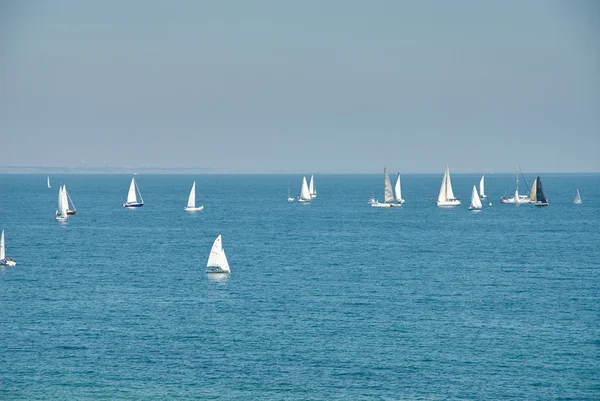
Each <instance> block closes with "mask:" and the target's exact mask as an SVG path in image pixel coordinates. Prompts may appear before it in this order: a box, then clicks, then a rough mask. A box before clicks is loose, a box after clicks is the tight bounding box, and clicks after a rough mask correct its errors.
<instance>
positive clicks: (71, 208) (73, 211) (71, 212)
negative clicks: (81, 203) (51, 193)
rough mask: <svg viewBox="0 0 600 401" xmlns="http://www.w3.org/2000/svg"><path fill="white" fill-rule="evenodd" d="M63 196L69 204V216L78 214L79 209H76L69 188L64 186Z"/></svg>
mask: <svg viewBox="0 0 600 401" xmlns="http://www.w3.org/2000/svg"><path fill="white" fill-rule="evenodd" d="M63 195H64V198H65V202H66V204H67V214H68V215H69V216H72V215H74V214H76V213H77V209H76V208H75V204H74V203H73V199H71V195H69V193H68V192H67V186H66V185H63Z"/></svg>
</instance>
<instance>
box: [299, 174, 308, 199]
mask: <svg viewBox="0 0 600 401" xmlns="http://www.w3.org/2000/svg"><path fill="white" fill-rule="evenodd" d="M300 199H302V200H310V191H309V190H308V185H307V184H306V177H302V190H301V191H300Z"/></svg>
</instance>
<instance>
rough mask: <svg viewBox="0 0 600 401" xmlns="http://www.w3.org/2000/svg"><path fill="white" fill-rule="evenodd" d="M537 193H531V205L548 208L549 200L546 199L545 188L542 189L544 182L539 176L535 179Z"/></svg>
mask: <svg viewBox="0 0 600 401" xmlns="http://www.w3.org/2000/svg"><path fill="white" fill-rule="evenodd" d="M534 188H535V192H534V191H533V189H532V191H531V203H533V205H534V206H548V198H546V194H545V193H544V188H543V187H542V180H541V179H540V176H539V175H538V176H537V177H536V178H535V182H534Z"/></svg>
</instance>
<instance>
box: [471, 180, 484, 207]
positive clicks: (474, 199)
mask: <svg viewBox="0 0 600 401" xmlns="http://www.w3.org/2000/svg"><path fill="white" fill-rule="evenodd" d="M482 207H483V205H482V204H481V199H479V195H478V194H477V188H475V185H473V192H471V204H470V205H469V210H473V211H477V210H481V208H482Z"/></svg>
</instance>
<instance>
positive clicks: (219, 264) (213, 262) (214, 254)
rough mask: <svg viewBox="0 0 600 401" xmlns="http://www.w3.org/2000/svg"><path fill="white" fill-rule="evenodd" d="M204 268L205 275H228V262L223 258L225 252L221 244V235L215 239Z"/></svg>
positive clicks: (225, 257)
mask: <svg viewBox="0 0 600 401" xmlns="http://www.w3.org/2000/svg"><path fill="white" fill-rule="evenodd" d="M206 267H207V268H209V269H207V270H206V272H207V273H222V274H229V262H227V256H225V250H224V249H223V244H222V242H221V234H219V236H218V237H217V239H216V240H215V242H214V243H213V246H212V248H211V250H210V255H208V262H207V263H206Z"/></svg>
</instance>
